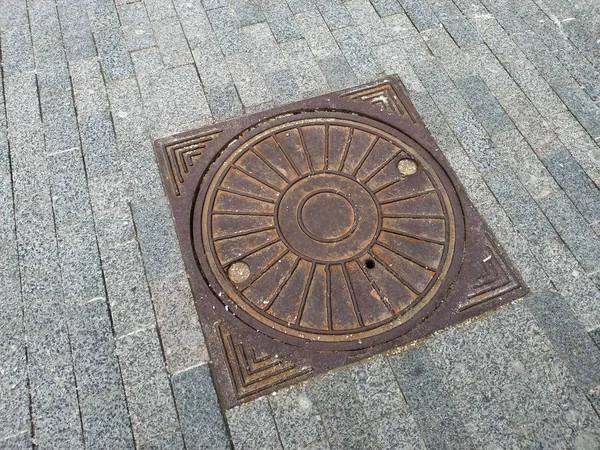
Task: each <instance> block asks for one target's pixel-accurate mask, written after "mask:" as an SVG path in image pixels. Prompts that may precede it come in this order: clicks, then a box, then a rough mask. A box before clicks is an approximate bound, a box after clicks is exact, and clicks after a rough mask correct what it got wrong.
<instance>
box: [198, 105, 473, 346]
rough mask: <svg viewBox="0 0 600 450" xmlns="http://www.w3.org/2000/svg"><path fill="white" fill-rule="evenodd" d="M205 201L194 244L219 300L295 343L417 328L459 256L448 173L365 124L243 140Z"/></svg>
mask: <svg viewBox="0 0 600 450" xmlns="http://www.w3.org/2000/svg"><path fill="white" fill-rule="evenodd" d="M195 203H196V207H195V210H194V215H193V217H194V219H193V220H194V223H193V233H194V236H193V241H194V246H195V250H196V255H197V257H198V261H199V262H200V264H201V268H202V269H203V272H204V273H205V276H206V278H207V280H208V282H209V284H210V286H211V288H212V289H213V291H215V293H216V294H217V295H218V296H219V297H220V298H221V299H222V300H223V301H224V303H225V304H226V305H229V306H232V307H233V309H234V311H233V312H234V313H235V314H236V315H237V316H238V317H240V318H241V319H242V320H244V321H245V322H246V323H248V324H249V325H251V326H253V327H255V328H257V329H259V330H261V331H263V332H264V333H266V334H268V335H270V336H271V337H273V338H276V339H279V340H284V341H286V342H289V343H293V344H296V345H302V346H305V345H306V344H307V343H312V345H313V348H317V349H324V350H335V349H353V348H363V347H366V346H370V345H373V344H376V343H379V342H384V341H387V340H389V339H392V338H394V337H396V336H398V335H400V334H402V333H404V332H406V331H408V330H409V329H410V327H412V326H414V324H415V323H417V322H418V321H420V320H423V319H424V318H425V317H426V316H427V315H428V314H430V313H431V312H432V311H433V310H434V309H435V307H436V306H437V304H438V303H439V302H440V301H441V299H442V298H443V295H442V294H443V293H444V292H445V290H446V289H447V288H448V286H449V285H450V284H451V283H452V281H453V279H454V275H455V274H456V271H457V269H456V265H457V264H460V261H461V258H462V250H463V249H462V246H463V237H462V235H463V233H464V227H463V217H462V212H461V208H460V204H459V201H458V198H457V197H456V193H455V192H454V188H453V186H452V184H451V182H450V180H449V179H448V177H447V176H446V174H445V172H444V171H443V170H442V168H441V167H440V166H439V164H438V163H437V162H436V161H435V159H434V158H432V157H431V155H429V153H427V152H426V151H425V150H423V149H422V148H421V147H419V146H418V145H417V144H415V143H414V142H413V141H412V140H410V139H408V138H407V137H406V136H405V135H403V134H402V133H400V132H399V131H397V130H395V129H393V128H390V127H388V126H386V125H384V124H382V123H379V122H376V121H374V120H371V119H367V118H364V117H360V116H356V115H351V114H345V113H333V112H312V113H302V114H296V115H290V116H287V117H280V118H277V119H272V120H269V121H266V122H264V123H263V124H259V125H257V126H256V127H254V128H252V129H250V130H247V131H246V132H245V133H244V134H243V135H242V136H241V137H240V138H239V139H238V140H236V141H234V142H232V143H230V144H229V145H228V146H227V147H226V148H225V149H224V150H223V152H222V153H221V154H220V156H219V157H218V158H217V159H216V161H215V164H213V165H212V167H211V169H210V170H209V171H208V173H207V174H206V175H205V177H204V178H203V181H202V186H201V189H200V190H199V194H198V195H197V196H196V200H195Z"/></svg>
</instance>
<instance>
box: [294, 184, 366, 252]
mask: <svg viewBox="0 0 600 450" xmlns="http://www.w3.org/2000/svg"><path fill="white" fill-rule="evenodd" d="M298 213H299V214H298V219H299V222H300V226H301V227H302V231H304V232H305V233H306V234H307V235H308V236H309V237H311V238H313V239H315V240H317V241H321V242H336V241H341V240H342V239H344V238H346V237H348V235H350V233H352V231H354V229H355V228H356V225H357V217H356V216H357V214H356V210H355V208H354V206H353V205H352V203H350V200H349V199H347V198H346V197H345V196H344V195H342V194H340V193H338V192H336V191H334V190H333V189H331V190H325V189H324V190H321V191H318V192H316V193H312V194H310V195H308V196H306V197H305V198H304V200H303V201H302V202H301V203H300V206H299V208H298Z"/></svg>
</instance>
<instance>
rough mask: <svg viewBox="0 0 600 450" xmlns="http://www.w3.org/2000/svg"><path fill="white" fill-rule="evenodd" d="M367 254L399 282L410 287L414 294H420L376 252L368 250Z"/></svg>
mask: <svg viewBox="0 0 600 450" xmlns="http://www.w3.org/2000/svg"><path fill="white" fill-rule="evenodd" d="M369 255H371V257H372V258H373V259H374V260H375V261H377V262H378V263H379V264H381V265H382V266H383V268H384V269H385V270H387V271H388V272H389V273H391V274H392V275H393V276H394V277H395V278H397V279H398V280H399V281H400V283H402V284H403V285H404V286H406V287H407V288H408V289H410V290H411V291H412V292H413V293H414V294H415V295H417V296H419V295H420V294H421V293H420V292H419V291H418V290H417V289H415V288H414V287H413V286H412V285H411V284H410V283H409V282H408V281H406V280H405V279H404V278H403V277H402V276H401V275H400V274H398V273H397V272H396V271H395V270H394V269H392V268H391V267H390V266H389V265H388V264H387V263H386V262H384V261H383V260H381V259H380V258H379V257H378V256H377V255H376V254H374V253H373V252H369Z"/></svg>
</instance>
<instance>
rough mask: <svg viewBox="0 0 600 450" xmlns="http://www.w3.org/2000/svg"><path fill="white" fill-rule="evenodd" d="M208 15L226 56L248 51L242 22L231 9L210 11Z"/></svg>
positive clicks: (223, 8)
mask: <svg viewBox="0 0 600 450" xmlns="http://www.w3.org/2000/svg"><path fill="white" fill-rule="evenodd" d="M206 14H207V15H208V18H209V20H210V23H211V24H212V28H213V31H214V33H215V35H216V36H217V39H218V41H219V45H220V46H221V50H222V51H223V54H224V55H225V56H229V55H232V54H234V53H240V52H246V51H248V43H247V41H246V39H245V36H244V34H243V33H242V30H241V24H240V21H239V19H238V18H237V15H236V14H235V11H234V10H233V9H232V8H231V7H229V6H224V7H221V8H216V9H210V10H208V11H207V12H206Z"/></svg>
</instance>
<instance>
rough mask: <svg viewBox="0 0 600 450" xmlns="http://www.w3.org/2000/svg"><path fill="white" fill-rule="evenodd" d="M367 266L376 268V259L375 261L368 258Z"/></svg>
mask: <svg viewBox="0 0 600 450" xmlns="http://www.w3.org/2000/svg"><path fill="white" fill-rule="evenodd" d="M365 266H366V267H367V269H374V268H375V261H373V260H372V259H367V260H366V261H365Z"/></svg>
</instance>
